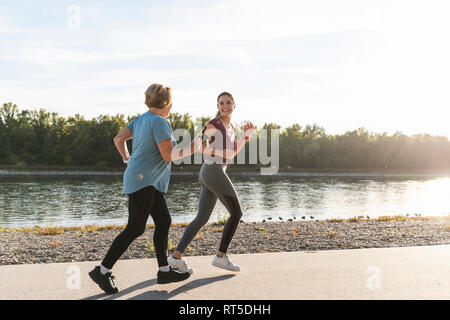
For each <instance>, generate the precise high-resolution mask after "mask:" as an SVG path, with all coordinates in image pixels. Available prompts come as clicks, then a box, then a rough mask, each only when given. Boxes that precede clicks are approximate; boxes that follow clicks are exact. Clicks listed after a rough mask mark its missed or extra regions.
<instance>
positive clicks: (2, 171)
mask: <svg viewBox="0 0 450 320" xmlns="http://www.w3.org/2000/svg"><path fill="white" fill-rule="evenodd" d="M199 170H200V166H198V167H188V168H187V169H186V168H184V169H180V168H179V167H177V166H173V167H172V172H171V176H172V177H183V176H188V177H195V176H197V175H198V172H199ZM123 173H124V169H122V170H109V169H108V170H98V169H93V168H80V167H76V168H65V167H43V166H37V167H23V168H19V167H14V166H7V167H5V166H0V177H2V176H4V177H8V176H25V175H38V176H39V175H41V176H122V175H123ZM227 173H228V175H229V176H234V177H264V178H266V177H267V178H290V177H292V178H297V177H298V178H303V177H305V178H309V177H353V178H385V177H387V178H390V177H392V178H395V177H398V178H408V177H412V178H413V177H415V178H433V177H450V170H431V169H426V170H425V169H424V170H407V169H334V168H323V169H309V168H298V169H286V168H280V169H279V171H278V172H277V173H276V174H274V175H261V171H260V169H259V168H256V169H255V168H239V167H238V166H236V165H235V166H234V167H233V166H231V167H230V168H229V169H228V170H227Z"/></svg>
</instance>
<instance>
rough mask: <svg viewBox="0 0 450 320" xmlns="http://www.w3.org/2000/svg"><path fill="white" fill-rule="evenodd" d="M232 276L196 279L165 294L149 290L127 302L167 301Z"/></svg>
mask: <svg viewBox="0 0 450 320" xmlns="http://www.w3.org/2000/svg"><path fill="white" fill-rule="evenodd" d="M234 276H235V275H234V274H229V275H222V276H216V277H210V278H203V279H196V280H194V281H190V282H188V283H186V284H184V285H182V286H181V287H179V288H176V289H175V290H172V291H171V292H167V290H151V291H147V292H144V293H141V294H139V295H137V296H134V297H131V298H129V299H128V300H167V299H170V298H173V297H175V296H176V295H178V294H180V293H183V292H186V291H189V290H192V289H195V288H198V287H201V286H206V285H208V284H210V283H213V282H216V281H222V280H227V279H230V278H232V277H234Z"/></svg>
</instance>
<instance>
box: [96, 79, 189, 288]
mask: <svg viewBox="0 0 450 320" xmlns="http://www.w3.org/2000/svg"><path fill="white" fill-rule="evenodd" d="M145 104H146V105H147V107H148V109H149V110H148V111H147V112H146V113H144V114H143V115H141V116H139V117H137V118H136V119H134V120H133V121H131V122H130V123H129V124H128V126H127V127H126V128H124V129H123V130H122V131H120V132H119V134H118V135H117V136H116V137H115V138H114V143H115V145H116V148H117V151H118V152H119V153H120V155H121V156H122V158H123V161H124V163H126V164H127V168H126V170H125V173H124V176H123V193H124V194H127V195H128V214H129V216H128V224H127V226H126V228H125V229H124V230H123V231H122V232H121V233H120V234H119V235H118V236H117V237H116V238H115V239H114V241H113V243H112V244H111V247H110V248H109V250H108V252H107V253H106V256H105V257H104V259H103V261H102V263H101V264H100V265H99V266H97V267H95V268H94V270H92V271H91V272H89V276H90V277H91V279H92V280H93V281H94V282H96V283H97V284H98V285H99V287H100V288H101V289H102V290H103V291H105V292H106V293H117V292H118V291H119V290H118V288H117V287H116V285H115V283H114V279H115V277H114V276H113V275H112V273H111V269H112V268H113V266H114V264H115V263H116V262H117V260H118V259H119V258H120V256H121V255H122V254H123V253H124V252H125V251H126V250H127V248H128V247H129V246H130V244H131V243H132V242H133V241H134V240H135V239H136V238H137V237H139V236H141V235H142V234H143V233H144V232H145V228H146V224H147V220H148V217H149V215H151V216H152V218H153V221H154V224H155V230H154V236H153V243H154V246H155V251H156V258H157V262H158V267H159V271H158V273H157V283H169V282H176V281H182V280H185V279H187V278H188V277H189V276H190V273H189V272H180V271H179V270H177V271H175V270H173V269H172V268H171V267H170V265H169V263H168V261H167V244H168V232H169V228H170V224H171V218H170V214H169V210H168V209H167V204H166V201H165V198H164V194H165V193H167V190H168V185H169V179H170V170H171V161H173V160H177V159H181V158H184V157H186V156H190V155H191V154H192V153H193V152H194V144H191V145H190V146H189V147H187V148H184V149H181V148H176V147H175V145H176V140H175V138H174V136H173V132H172V128H171V127H170V124H169V123H168V121H167V120H166V118H167V117H168V116H169V114H170V110H171V108H172V90H171V88H169V87H166V86H163V85H161V84H152V85H151V86H150V87H149V88H148V89H147V91H146V93H145ZM130 139H133V140H132V147H133V151H132V155H131V156H130V154H129V152H128V149H127V144H126V141H127V140H130Z"/></svg>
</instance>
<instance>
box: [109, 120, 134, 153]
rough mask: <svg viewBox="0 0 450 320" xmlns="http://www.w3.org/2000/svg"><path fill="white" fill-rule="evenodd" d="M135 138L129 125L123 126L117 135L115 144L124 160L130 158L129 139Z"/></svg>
mask: <svg viewBox="0 0 450 320" xmlns="http://www.w3.org/2000/svg"><path fill="white" fill-rule="evenodd" d="M132 138H133V134H132V133H131V130H130V129H128V127H125V128H123V129H122V130H121V131H120V132H119V133H118V134H117V135H116V136H115V137H114V140H113V141H114V144H115V145H116V149H117V151H118V152H119V153H120V155H121V156H122V159H123V160H125V161H126V160H128V159H130V153H129V152H128V147H127V141H128V140H130V139H132Z"/></svg>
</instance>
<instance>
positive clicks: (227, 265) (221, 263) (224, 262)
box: [212, 255, 241, 272]
mask: <svg viewBox="0 0 450 320" xmlns="http://www.w3.org/2000/svg"><path fill="white" fill-rule="evenodd" d="M212 265H213V266H215V267H218V268H222V269H226V270H229V271H235V272H237V271H241V268H239V266H238V265H235V264H234V263H233V262H232V261H231V260H230V259H229V258H228V256H227V255H224V256H223V257H222V258H219V257H218V256H217V255H215V256H214V259H213V262H212Z"/></svg>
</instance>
